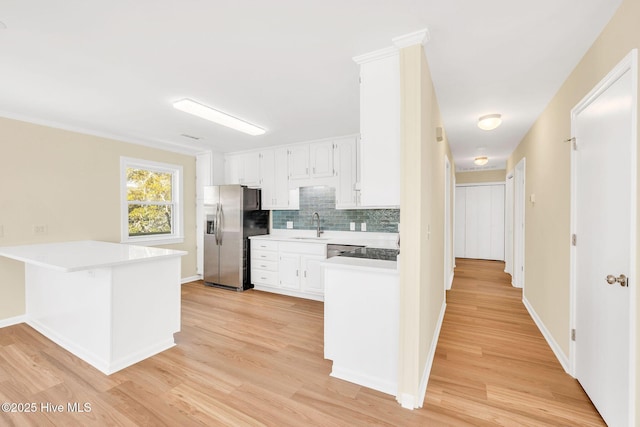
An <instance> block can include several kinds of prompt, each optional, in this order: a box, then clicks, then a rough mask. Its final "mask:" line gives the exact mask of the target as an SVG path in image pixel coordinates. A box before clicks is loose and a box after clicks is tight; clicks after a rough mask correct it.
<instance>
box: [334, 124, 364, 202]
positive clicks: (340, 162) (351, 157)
mask: <svg viewBox="0 0 640 427" xmlns="http://www.w3.org/2000/svg"><path fill="white" fill-rule="evenodd" d="M357 142H358V141H357V139H356V138H355V137H350V138H341V139H337V140H335V141H334V143H333V146H334V149H333V165H334V168H335V172H336V176H337V178H338V180H337V183H336V209H348V208H356V207H358V205H359V200H358V195H359V191H358V190H357V188H356V185H357V182H358V169H357V167H358V166H357V163H358V161H357V158H358V150H357Z"/></svg>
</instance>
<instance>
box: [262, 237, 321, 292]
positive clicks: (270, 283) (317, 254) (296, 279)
mask: <svg viewBox="0 0 640 427" xmlns="http://www.w3.org/2000/svg"><path fill="white" fill-rule="evenodd" d="M326 258H327V245H326V244H323V243H297V242H296V243H290V242H275V241H267V242H265V241H264V240H252V245H251V283H252V284H253V286H254V288H255V289H257V290H261V291H268V292H275V293H280V294H284V295H291V296H296V297H301V298H308V299H314V300H317V301H323V300H324V281H323V279H322V270H321V268H320V263H321V262H322V261H324V260H325V259H326Z"/></svg>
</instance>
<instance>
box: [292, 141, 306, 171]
mask: <svg viewBox="0 0 640 427" xmlns="http://www.w3.org/2000/svg"><path fill="white" fill-rule="evenodd" d="M306 178H309V145H308V144H303V145H293V146H291V147H289V179H306Z"/></svg>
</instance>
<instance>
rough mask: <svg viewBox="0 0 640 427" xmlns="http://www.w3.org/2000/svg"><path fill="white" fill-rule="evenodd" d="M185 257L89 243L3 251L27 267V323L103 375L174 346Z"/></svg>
mask: <svg viewBox="0 0 640 427" xmlns="http://www.w3.org/2000/svg"><path fill="white" fill-rule="evenodd" d="M184 254H186V252H184V251H174V250H169V249H160V248H146V247H140V246H130V245H120V244H115V243H105V242H93V241H87V242H69V243H60V244H45V245H30V246H16V247H4V248H0V255H2V256H6V257H8V258H13V259H17V260H19V261H24V262H25V264H26V265H25V287H26V319H27V320H26V323H27V324H28V325H29V326H31V327H32V328H34V329H35V330H37V331H38V332H40V333H41V334H43V335H44V336H45V337H47V338H49V339H50V340H52V341H53V342H55V343H56V344H58V345H60V346H61V347H63V348H65V349H66V350H68V351H69V352H71V353H73V354H74V355H76V356H78V357H79V358H81V359H83V360H84V361H85V362H87V363H89V364H91V365H92V366H94V367H95V368H97V369H98V370H100V371H102V372H103V373H105V374H107V375H109V374H112V373H114V372H116V371H119V370H121V369H123V368H126V367H127V366H130V365H132V364H134V363H137V362H139V361H141V360H143V359H146V358H148V357H150V356H153V355H155V354H157V353H159V352H161V351H163V350H166V349H168V348H170V347H173V346H174V345H175V342H174V338H173V334H174V333H176V332H179V331H180V256H182V255H184Z"/></svg>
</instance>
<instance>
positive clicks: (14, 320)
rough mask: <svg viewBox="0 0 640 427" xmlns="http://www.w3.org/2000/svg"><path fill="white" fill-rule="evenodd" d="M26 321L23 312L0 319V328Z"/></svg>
mask: <svg viewBox="0 0 640 427" xmlns="http://www.w3.org/2000/svg"><path fill="white" fill-rule="evenodd" d="M26 321H27V316H26V315H25V314H23V315H21V316H15V317H9V318H8V319H2V320H0V328H5V327H7V326H13V325H17V324H19V323H26Z"/></svg>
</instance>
